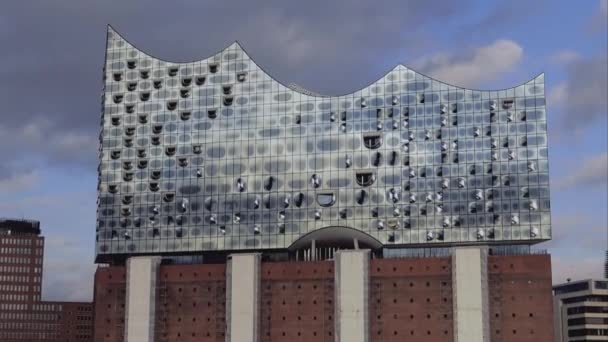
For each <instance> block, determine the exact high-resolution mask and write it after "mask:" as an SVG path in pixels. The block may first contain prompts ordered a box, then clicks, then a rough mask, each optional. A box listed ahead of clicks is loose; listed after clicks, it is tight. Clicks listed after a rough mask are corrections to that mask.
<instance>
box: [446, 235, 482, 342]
mask: <svg viewBox="0 0 608 342" xmlns="http://www.w3.org/2000/svg"><path fill="white" fill-rule="evenodd" d="M452 291H453V303H454V342H489V341H490V323H489V318H488V315H489V314H490V312H489V307H488V303H489V298H488V250H487V248H486V247H462V248H455V249H454V252H453V254H452Z"/></svg>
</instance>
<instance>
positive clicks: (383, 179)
mask: <svg viewBox="0 0 608 342" xmlns="http://www.w3.org/2000/svg"><path fill="white" fill-rule="evenodd" d="M336 72H337V71H336ZM104 82H105V83H104V94H103V97H102V114H101V124H102V129H101V134H100V143H101V148H100V164H99V184H98V196H99V198H98V215H97V217H98V220H97V247H96V248H97V254H98V257H103V256H104V255H112V254H138V253H159V254H160V253H173V254H177V253H183V252H197V251H217V250H242V249H277V248H279V249H281V248H287V247H289V246H290V245H291V244H292V243H293V242H294V241H296V240H297V239H298V238H300V237H301V236H303V235H305V234H306V233H308V232H311V231H315V230H318V229H322V228H325V227H350V228H354V229H358V230H361V231H363V232H365V233H367V234H369V235H371V236H372V237H374V238H375V239H377V240H378V241H380V242H381V243H382V244H384V245H386V246H390V245H395V246H408V245H411V246H415V245H417V246H433V245H438V246H439V245H444V246H449V245H452V244H456V243H466V244H471V243H480V244H488V243H493V242H504V243H509V244H512V243H514V242H515V243H517V242H520V243H521V242H525V243H529V244H531V243H536V242H540V241H543V240H547V239H550V238H551V225H550V209H549V178H548V160H547V157H548V152H547V124H546V112H545V91H544V76H543V75H540V76H538V77H536V78H534V79H532V80H531V81H529V82H527V83H525V84H522V85H520V86H517V87H514V88H510V89H504V90H498V91H478V90H470V89H464V88H459V87H456V86H452V85H449V84H446V83H443V82H440V81H437V80H434V79H431V78H429V77H427V76H424V75H421V74H419V73H416V72H414V71H412V70H410V69H408V68H406V67H404V66H401V65H399V66H397V67H396V68H394V69H393V70H391V71H390V72H388V73H387V74H386V75H384V76H383V77H382V78H381V79H379V80H378V81H376V82H374V83H372V84H370V85H369V86H367V87H365V88H363V89H361V90H358V91H355V92H353V93H351V94H347V95H342V96H323V95H318V94H314V93H311V92H308V91H305V90H303V89H300V88H298V87H294V86H286V85H283V84H281V83H279V82H278V81H276V80H274V79H273V78H272V77H271V76H270V75H268V74H266V73H265V72H264V71H263V70H262V69H261V68H260V67H259V66H257V65H256V64H255V62H254V61H253V60H251V59H250V58H249V56H248V55H247V54H246V53H245V52H244V51H243V49H242V48H241V47H240V45H239V44H238V43H234V44H232V45H230V46H229V47H227V48H225V49H224V50H222V51H220V52H219V53H217V54H216V55H214V56H212V57H210V58H207V59H204V60H201V61H197V62H192V63H171V62H166V61H163V60H160V59H157V58H154V57H151V56H149V55H147V54H145V53H144V52H142V51H140V50H138V49H137V48H135V47H133V46H132V45H130V44H129V43H128V42H127V41H126V40H124V39H123V38H122V37H120V36H119V35H118V34H117V33H116V32H114V31H113V30H112V29H109V31H108V41H107V52H106V64H105V67H104Z"/></svg>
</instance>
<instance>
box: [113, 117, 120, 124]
mask: <svg viewBox="0 0 608 342" xmlns="http://www.w3.org/2000/svg"><path fill="white" fill-rule="evenodd" d="M112 125H113V126H118V125H120V117H119V116H114V117H112Z"/></svg>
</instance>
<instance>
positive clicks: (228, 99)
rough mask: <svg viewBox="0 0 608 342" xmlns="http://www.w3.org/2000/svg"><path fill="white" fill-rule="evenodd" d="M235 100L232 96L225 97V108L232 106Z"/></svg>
mask: <svg viewBox="0 0 608 342" xmlns="http://www.w3.org/2000/svg"><path fill="white" fill-rule="evenodd" d="M233 101H234V98H233V97H232V96H224V106H232V102H233Z"/></svg>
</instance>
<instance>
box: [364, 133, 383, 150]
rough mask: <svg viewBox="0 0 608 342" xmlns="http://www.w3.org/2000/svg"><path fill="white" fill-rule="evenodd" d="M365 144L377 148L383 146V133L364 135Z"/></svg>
mask: <svg viewBox="0 0 608 342" xmlns="http://www.w3.org/2000/svg"><path fill="white" fill-rule="evenodd" d="M363 144H364V145H365V147H367V148H369V149H372V150H375V149H377V148H379V147H380V146H382V135H380V134H367V135H365V136H363Z"/></svg>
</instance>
